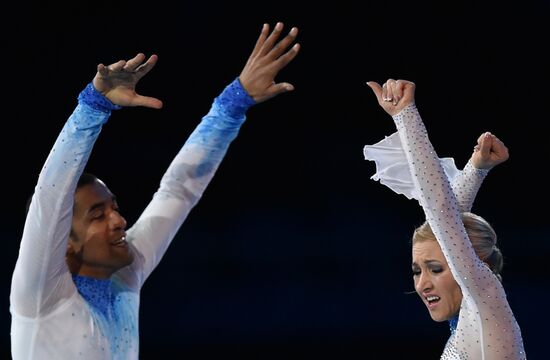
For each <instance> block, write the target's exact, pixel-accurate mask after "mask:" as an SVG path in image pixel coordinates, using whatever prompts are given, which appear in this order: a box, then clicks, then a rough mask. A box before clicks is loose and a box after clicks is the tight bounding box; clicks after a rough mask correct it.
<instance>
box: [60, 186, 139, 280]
mask: <svg viewBox="0 0 550 360" xmlns="http://www.w3.org/2000/svg"><path fill="white" fill-rule="evenodd" d="M125 228H126V220H125V219H124V218H123V217H122V216H121V215H120V214H119V212H118V204H117V202H116V198H115V196H114V195H113V194H112V193H111V191H109V189H108V188H107V186H105V184H104V183H103V182H102V181H101V180H96V181H94V182H93V183H91V184H87V185H84V186H82V187H80V188H78V190H77V191H76V193H75V205H74V210H73V221H72V229H71V234H70V237H69V245H68V249H67V260H68V263H69V267H70V268H71V271H72V272H73V273H75V272H76V273H77V274H79V275H84V276H90V277H95V278H108V277H110V276H111V275H112V274H113V273H114V272H115V271H117V270H119V269H121V268H122V267H124V266H127V265H130V264H131V263H132V261H133V260H134V256H133V253H132V251H131V250H130V247H129V246H128V243H127V242H126V232H125V230H124V229H125ZM75 264H76V266H75ZM71 265H73V266H71ZM75 267H76V269H75Z"/></svg>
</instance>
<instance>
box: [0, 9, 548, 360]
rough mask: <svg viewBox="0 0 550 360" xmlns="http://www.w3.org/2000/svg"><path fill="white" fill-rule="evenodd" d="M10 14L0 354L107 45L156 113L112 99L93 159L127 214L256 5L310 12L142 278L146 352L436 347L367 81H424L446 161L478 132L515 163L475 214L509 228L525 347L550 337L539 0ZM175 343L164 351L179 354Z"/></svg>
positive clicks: (388, 354)
mask: <svg viewBox="0 0 550 360" xmlns="http://www.w3.org/2000/svg"><path fill="white" fill-rule="evenodd" d="M12 6H13V9H9V11H8V10H6V11H5V13H4V15H3V17H4V20H5V21H4V25H3V26H4V27H5V29H4V30H3V32H4V38H5V40H6V41H5V43H4V45H3V46H4V51H3V53H4V54H5V55H4V58H3V62H5V63H6V65H4V69H3V75H4V79H3V80H4V94H6V93H7V94H8V97H4V99H6V100H5V101H6V102H5V103H4V106H3V108H4V109H3V124H4V127H3V133H4V141H3V142H2V162H3V176H2V187H3V189H4V192H5V194H7V200H6V201H3V206H2V210H1V211H2V213H1V218H2V227H1V229H2V240H3V246H4V250H3V255H2V256H3V259H4V261H2V262H1V264H2V265H1V266H2V269H1V271H0V273H1V274H2V275H1V278H0V281H1V285H0V289H1V292H2V293H1V296H0V308H1V309H3V311H0V324H2V329H3V330H2V334H3V335H2V336H0V349H1V351H2V354H0V355H3V356H5V357H6V358H8V357H9V356H10V355H9V354H10V353H9V348H10V344H9V328H10V325H9V324H10V314H9V287H10V280H11V273H12V271H13V267H14V264H15V261H16V258H17V252H18V247H19V240H20V236H21V232H22V228H23V222H24V216H25V213H24V212H25V210H24V208H25V202H26V200H27V197H28V196H29V195H30V194H31V193H32V190H33V187H34V184H35V182H36V180H37V176H38V173H39V171H40V169H41V166H42V164H43V162H44V160H45V158H46V156H47V154H48V152H49V150H50V147H51V146H52V144H53V142H54V141H55V138H56V137H57V134H58V132H59V130H60V129H61V127H62V126H63V124H64V122H65V120H66V119H67V118H68V116H69V115H70V114H71V112H72V110H73V109H74V106H75V105H76V96H77V95H78V93H79V92H80V90H81V89H82V88H84V87H85V86H86V84H87V83H88V82H89V81H90V80H91V79H92V78H93V76H94V74H95V71H96V65H97V63H99V62H103V63H105V64H110V63H112V62H115V61H117V60H119V59H128V58H130V57H133V56H134V55H135V54H136V53H137V52H144V53H145V54H146V55H150V54H152V53H156V54H158V55H159V62H158V64H157V66H156V67H155V69H154V70H153V71H152V72H151V73H150V74H149V75H148V76H147V77H146V78H145V79H144V80H143V81H142V82H141V83H140V86H139V90H140V92H141V93H142V94H146V95H151V96H156V97H158V98H160V99H162V100H163V101H164V104H165V106H164V108H163V109H162V110H151V109H144V108H131V109H124V110H122V111H117V112H115V113H114V114H113V115H112V117H111V120H110V121H109V123H108V124H107V125H106V126H105V127H104V128H103V132H102V134H101V136H100V138H99V140H98V141H97V143H96V146H95V149H94V152H93V154H92V157H91V159H90V161H89V166H88V170H90V171H92V172H94V173H96V174H97V175H99V176H100V177H101V178H102V179H103V180H105V181H106V182H107V184H108V185H109V187H110V188H111V190H113V191H114V192H115V193H116V194H117V196H118V197H119V202H120V205H121V207H122V211H123V214H124V215H125V217H126V219H127V220H128V222H129V224H130V225H131V224H132V223H133V222H134V221H135V220H136V219H137V217H138V216H139V214H140V211H141V210H142V209H143V208H144V207H145V206H146V204H147V203H148V201H149V199H150V197H151V195H152V194H153V192H154V191H155V190H156V187H157V185H158V181H159V180H160V177H161V176H162V174H163V172H164V170H165V169H166V167H167V166H168V165H169V163H170V161H171V160H172V157H173V156H174V155H175V154H176V153H177V151H178V150H179V148H180V147H181V145H182V144H183V142H184V141H185V140H186V139H187V137H188V136H189V134H190V133H191V131H192V130H193V129H194V127H195V126H196V125H197V124H198V122H199V121H200V119H201V117H202V116H203V115H205V114H206V112H207V111H208V110H209V108H210V105H211V102H212V100H213V98H214V97H215V96H217V95H218V94H219V93H220V92H221V90H222V89H223V88H224V87H225V85H227V84H228V83H230V82H231V81H232V80H233V79H234V78H235V77H236V76H237V75H238V74H239V72H240V70H241V69H242V67H243V66H244V63H245V62H246V59H247V57H248V55H249V53H250V52H251V50H252V48H253V45H254V43H255V41H256V38H257V36H258V34H259V32H260V29H261V25H262V23H264V22H267V23H270V24H271V25H274V24H275V22H276V21H282V22H284V23H285V25H286V30H289V29H290V27H292V26H297V27H299V29H300V33H299V35H298V41H299V42H300V43H301V45H302V49H301V52H300V54H299V55H298V57H297V58H296V59H295V60H294V61H293V62H292V63H291V64H290V65H289V66H288V67H287V68H285V69H284V70H283V71H282V72H281V73H280V76H279V77H278V78H277V80H278V81H289V82H291V83H293V84H294V85H295V87H296V90H295V92H293V93H289V94H283V95H281V96H279V97H276V98H274V99H272V100H270V101H268V102H266V103H262V104H260V105H257V106H255V107H253V108H252V109H251V110H250V111H249V112H248V120H247V121H246V123H245V124H244V126H243V128H242V130H241V132H240V135H239V137H238V138H237V139H236V140H235V142H234V143H233V144H232V145H231V147H230V149H229V152H228V154H227V157H226V159H225V160H224V162H223V164H222V165H221V167H220V169H219V170H218V173H217V174H216V176H215V177H214V179H213V181H212V182H211V184H210V186H209V187H208V189H207V191H206V192H205V194H204V196H203V198H202V200H201V201H200V202H199V204H198V205H197V206H196V208H195V209H194V210H193V211H192V212H191V214H190V216H189V217H188V219H187V220H186V222H185V223H184V225H183V227H182V228H181V230H180V232H179V233H178V235H177V236H176V238H175V240H174V242H173V243H172V245H171V246H170V248H169V251H168V252H167V254H166V256H165V257H164V259H163V261H162V262H161V264H160V265H159V267H158V268H157V269H156V271H155V272H154V273H153V274H152V275H151V277H150V278H149V280H148V281H147V283H146V284H145V286H144V288H143V290H142V297H141V308H140V311H141V320H140V332H141V338H140V344H141V358H143V359H153V358H154V359H158V358H164V357H166V358H168V357H171V358H187V359H209V358H214V357H220V356H225V357H241V358H243V357H250V358H255V359H265V358H287V357H290V356H301V357H304V358H331V359H341V358H346V359H354V358H357V359H359V358H361V359H365V358H366V359H371V358H380V357H382V356H383V357H384V358H386V359H401V358H415V359H416V358H423V359H438V358H439V355H440V354H441V351H442V349H443V347H444V344H445V341H446V339H447V337H448V335H449V331H448V325H447V324H446V323H435V322H433V321H432V320H431V319H430V317H429V315H428V313H427V311H426V309H425V307H424V305H423V304H422V303H421V301H420V300H419V299H418V298H417V295H415V294H412V295H406V294H405V293H406V292H408V291H411V290H413V284H412V277H411V270H410V244H409V241H410V237H411V234H412V231H413V229H414V227H415V226H417V225H419V224H420V223H421V222H422V218H423V214H422V211H421V209H420V206H419V205H418V204H417V203H416V202H415V201H413V200H407V199H406V198H405V197H403V196H398V195H396V194H395V193H393V192H392V191H390V190H389V189H388V188H386V187H384V186H382V185H380V184H379V183H377V182H374V181H372V180H370V176H371V175H372V174H373V173H374V169H375V167H374V163H372V162H368V161H365V160H364V158H363V154H362V148H363V146H364V145H365V144H373V143H375V142H377V141H379V140H380V139H382V138H383V137H384V136H385V135H389V134H391V133H392V132H393V131H394V129H395V127H394V125H393V122H392V121H391V118H390V117H389V116H388V115H386V114H385V113H384V112H383V111H382V109H381V108H380V107H379V106H378V105H377V103H376V100H375V97H374V95H373V94H372V92H371V90H370V89H369V88H368V87H367V86H366V85H365V82H366V81H368V80H375V81H378V82H380V83H382V82H384V81H385V80H386V79H387V78H389V77H392V78H396V79H397V78H402V79H408V80H412V81H414V82H415V83H416V85H417V90H416V100H417V105H418V107H419V109H420V111H421V114H422V116H423V119H424V122H425V124H426V127H427V129H428V131H429V134H430V139H431V140H432V143H433V144H434V146H435V148H436V150H437V151H438V154H439V156H441V157H444V156H452V157H454V158H455V160H456V163H457V165H458V166H459V167H462V166H463V165H464V164H465V163H466V161H467V159H468V158H469V156H470V154H471V151H472V147H473V146H474V145H475V141H476V139H477V137H478V136H479V135H480V134H481V133H482V132H484V131H487V130H489V131H491V132H493V133H494V134H496V135H497V136H499V137H500V138H501V139H502V140H503V141H504V142H505V144H506V145H507V146H508V148H509V149H510V159H509V161H507V162H506V163H504V164H502V165H500V166H498V167H497V168H495V169H494V170H493V171H492V172H491V173H490V175H489V176H488V177H487V179H486V180H485V182H484V185H483V187H482V189H481V191H480V193H479V196H478V198H477V201H476V203H475V205H474V209H473V210H474V212H476V213H478V214H480V215H482V216H484V217H485V218H486V219H487V220H488V221H490V222H491V223H492V224H493V226H494V227H495V229H496V231H497V233H498V234H499V241H500V247H501V249H502V251H503V253H504V255H505V262H506V265H505V268H504V272H503V276H504V286H505V288H506V291H507V294H508V299H509V302H510V304H511V306H512V309H513V311H514V313H515V316H516V318H517V320H518V323H519V324H520V327H521V328H522V333H523V337H524V343H525V349H526V352H527V354H528V356H529V358H530V359H542V358H543V357H544V356H543V354H547V351H545V350H546V349H547V344H546V343H545V340H547V339H546V337H547V336H545V335H547V327H548V322H549V321H550V316H549V315H548V301H549V299H548V297H549V290H548V288H549V280H548V275H549V271H548V265H547V264H548V257H549V255H550V221H549V220H548V213H549V212H548V203H549V202H548V201H549V196H548V192H547V187H548V185H547V184H548V181H547V176H546V175H544V173H546V172H547V171H548V169H547V162H548V158H549V155H550V151H549V150H548V124H547V122H548V119H549V117H548V114H547V113H548V105H549V97H548V80H549V77H548V61H547V57H546V56H545V55H543V54H544V53H545V52H547V51H548V20H549V19H550V18H549V13H550V6H549V3H548V1H542V0H541V1H521V2H512V3H511V4H509V5H506V4H503V3H494V4H489V3H487V2H481V1H479V2H477V1H476V2H474V1H465V2H464V1H463V2H440V4H439V5H435V6H434V5H426V4H423V3H420V2H413V1H410V2H404V1H392V2H382V1H376V2H370V1H368V2H360V5H359V2H357V3H351V2H350V3H347V2H344V1H338V2H331V3H330V4H329V3H327V5H321V4H318V3H313V2H311V3H307V4H306V3H304V4H301V3H299V2H257V3H247V4H244V3H238V2H223V3H221V2H220V3H215V2H207V1H202V2H188V1H184V2H180V3H179V4H177V2H162V1H155V2H151V3H137V2H135V1H133V2H130V1H119V2H107V1H95V2H90V1H84V2H73V3H72V4H65V5H61V4H48V5H46V4H37V3H29V2H25V3H21V4H19V5H13V4H12ZM169 354H172V355H169Z"/></svg>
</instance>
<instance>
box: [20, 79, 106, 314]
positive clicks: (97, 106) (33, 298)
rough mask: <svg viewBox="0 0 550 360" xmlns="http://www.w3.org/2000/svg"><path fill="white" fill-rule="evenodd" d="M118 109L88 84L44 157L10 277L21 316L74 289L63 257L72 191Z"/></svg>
mask: <svg viewBox="0 0 550 360" xmlns="http://www.w3.org/2000/svg"><path fill="white" fill-rule="evenodd" d="M116 108H117V107H116V106H115V105H114V104H112V103H110V102H109V101H108V100H107V99H106V98H104V97H103V96H102V95H101V94H100V93H98V92H97V91H96V90H95V89H94V87H93V85H92V84H91V83H90V84H88V86H87V87H86V88H85V89H84V90H83V91H82V92H81V93H80V95H79V97H78V105H77V106H76V109H75V110H74V112H73V113H72V114H71V116H70V117H69V119H68V121H67V122H66V123H65V125H64V127H63V129H62V130H61V133H60V134H59V136H58V138H57V140H56V141H55V144H54V146H53V148H52V149H51V151H50V153H49V156H48V157H47V159H46V162H45V164H44V167H43V168H42V170H41V172H40V174H39V176H38V182H37V185H36V187H35V189H34V194H33V196H32V200H31V203H30V207H29V211H28V213H27V218H26V220H25V226H24V229H23V236H22V239H21V245H20V249H19V257H18V258H17V262H16V265H15V270H14V273H13V278H12V284H11V293H10V307H11V311H13V312H15V313H17V314H18V315H21V316H26V317H29V318H34V317H37V316H39V315H44V314H47V313H49V312H51V311H52V310H53V309H55V307H56V306H58V305H59V304H60V300H62V299H67V298H69V296H70V295H71V294H73V293H74V292H75V291H76V288H75V286H74V283H73V281H72V279H71V275H70V273H69V269H68V266H67V264H66V262H65V253H66V249H67V242H68V237H69V231H70V228H71V219H72V211H73V201H74V192H75V189H76V184H77V182H78V179H79V177H80V175H81V173H82V171H83V169H84V167H85V165H86V162H87V161H88V158H89V156H90V153H91V151H92V147H93V145H94V143H95V141H96V139H97V137H98V135H99V133H100V131H101V128H102V126H103V124H105V123H106V122H107V119H108V118H109V116H110V114H111V110H113V109H116Z"/></svg>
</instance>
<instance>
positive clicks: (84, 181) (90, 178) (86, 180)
mask: <svg viewBox="0 0 550 360" xmlns="http://www.w3.org/2000/svg"><path fill="white" fill-rule="evenodd" d="M96 180H97V176H95V175H94V174H92V173H89V172H84V173H82V175H80V178H79V179H78V183H76V189H77V190H78V189H80V188H81V187H82V186H85V185H88V184H92V183H93V182H94V181H96ZM31 201H32V195H31V196H29V198H28V199H27V204H26V206H25V214H28V213H29V208H30V206H31Z"/></svg>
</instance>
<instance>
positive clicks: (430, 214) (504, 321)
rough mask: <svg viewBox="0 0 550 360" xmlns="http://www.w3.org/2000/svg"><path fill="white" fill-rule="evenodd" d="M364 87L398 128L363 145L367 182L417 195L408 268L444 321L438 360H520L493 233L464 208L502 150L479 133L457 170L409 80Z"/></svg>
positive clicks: (435, 314)
mask: <svg viewBox="0 0 550 360" xmlns="http://www.w3.org/2000/svg"><path fill="white" fill-rule="evenodd" d="M367 84H368V85H369V87H370V88H371V89H372V90H373V91H374V93H375V95H376V97H377V99H378V103H379V104H380V106H382V108H383V109H384V110H385V111H386V112H387V113H388V114H390V115H391V116H392V117H393V120H394V122H395V124H396V126H397V130H398V132H397V133H396V134H394V135H392V136H390V137H387V138H386V139H384V140H383V141H381V142H379V143H377V144H375V145H373V146H366V147H365V151H364V152H365V157H366V158H367V159H368V160H374V161H375V162H376V167H377V173H376V174H375V175H374V176H373V179H375V180H380V182H381V183H383V184H385V185H387V186H389V187H390V188H391V189H392V190H394V191H396V192H398V193H401V194H404V195H405V196H407V197H408V198H415V199H417V200H418V201H419V203H420V205H421V206H422V208H423V210H424V213H425V215H426V223H425V224H423V225H422V226H420V227H419V228H418V229H416V230H415V233H414V236H413V249H412V253H413V265H412V268H413V275H414V283H415V288H416V291H417V293H418V295H419V296H420V297H421V298H422V300H423V302H424V303H425V304H426V307H427V308H428V311H429V312H430V316H431V317H432V319H433V320H435V321H449V323H450V326H451V336H450V338H449V340H448V341H447V344H446V346H445V349H444V351H443V355H442V357H441V358H442V359H525V352H524V349H523V340H522V337H521V331H520V328H519V326H518V324H517V322H516V320H515V318H514V315H513V313H512V311H511V309H510V306H509V304H508V301H507V299H506V294H505V292H504V289H503V287H502V284H501V283H500V279H499V276H500V275H499V272H500V270H501V268H502V255H501V254H500V251H499V250H498V248H496V235H495V233H494V231H493V229H492V228H491V226H490V225H489V224H488V223H487V222H486V221H485V220H483V219H482V218H481V217H479V216H477V215H474V214H472V213H469V212H468V211H469V210H470V208H471V206H472V203H473V199H474V197H475V194H476V193H477V190H478V189H479V186H480V184H481V181H482V180H483V178H484V177H485V175H486V174H487V172H488V171H489V169H491V168H492V167H493V166H495V165H497V164H499V163H501V162H503V161H505V160H506V159H507V158H508V151H507V149H506V147H505V146H504V144H503V143H502V142H501V141H500V140H499V139H498V138H496V137H495V136H494V135H492V134H490V133H485V134H483V135H482V136H481V137H480V138H479V139H478V145H477V146H476V148H474V153H473V154H472V158H471V159H470V161H469V162H468V164H467V165H466V167H465V168H464V170H463V171H462V172H459V171H458V170H456V167H454V163H453V161H452V159H439V158H438V157H437V154H436V152H435V150H434V149H433V146H432V145H431V143H430V141H429V139H428V135H427V132H426V129H425V127H424V124H423V123H422V119H421V117H420V115H419V113H418V110H417V108H416V106H415V103H414V90H415V85H414V83H412V82H410V81H405V80H397V81H396V80H393V79H389V80H388V81H387V82H386V83H385V84H384V85H383V86H380V85H379V84H377V83H375V82H369V83H367ZM405 164H406V165H405Z"/></svg>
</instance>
